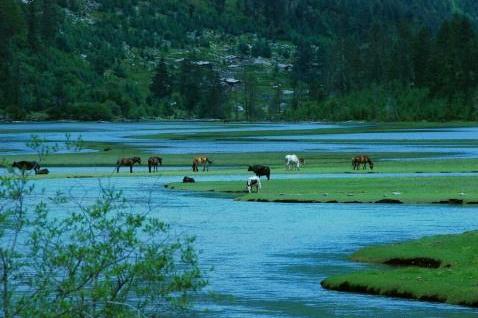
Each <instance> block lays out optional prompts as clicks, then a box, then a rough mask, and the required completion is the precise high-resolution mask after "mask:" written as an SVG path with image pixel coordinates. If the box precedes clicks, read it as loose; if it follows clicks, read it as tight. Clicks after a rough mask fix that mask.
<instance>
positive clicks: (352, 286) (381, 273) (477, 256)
mask: <svg viewBox="0 0 478 318" xmlns="http://www.w3.org/2000/svg"><path fill="white" fill-rule="evenodd" d="M477 246H478V232H477V231H473V232H466V233H463V234H460V235H440V236H432V237H426V238H423V239H420V240H414V241H409V242H405V243H400V244H389V245H383V246H372V247H367V248H364V249H361V250H359V251H358V252H356V253H354V254H353V255H352V259H353V260H355V261H360V262H372V263H386V262H387V261H390V260H400V261H402V262H403V261H406V260H410V259H417V258H422V259H423V258H425V259H432V260H435V261H438V262H440V265H439V267H438V268H423V267H418V266H406V267H399V268H387V269H384V270H369V271H361V272H356V273H350V274H344V275H337V276H333V277H330V278H327V279H326V280H324V281H323V282H322V285H323V286H324V287H325V288H328V289H334V290H341V291H354V292H362V293H370V294H379V295H387V296H399V297H406V298H413V299H420V300H432V301H440V302H447V303H451V304H460V305H467V306H478V286H477V285H476V279H477V277H478V270H477V267H476V264H477V262H478V247H477Z"/></svg>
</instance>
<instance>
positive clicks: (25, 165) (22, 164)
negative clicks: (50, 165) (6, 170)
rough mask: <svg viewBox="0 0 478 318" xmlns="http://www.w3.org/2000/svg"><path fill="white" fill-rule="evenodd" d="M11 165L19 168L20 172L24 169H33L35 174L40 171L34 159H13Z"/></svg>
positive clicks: (23, 171)
mask: <svg viewBox="0 0 478 318" xmlns="http://www.w3.org/2000/svg"><path fill="white" fill-rule="evenodd" d="M12 167H13V168H18V169H20V170H21V171H22V174H24V173H25V170H34V171H35V174H38V171H40V165H39V164H38V162H36V161H14V162H13V164H12Z"/></svg>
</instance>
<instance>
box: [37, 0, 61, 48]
mask: <svg viewBox="0 0 478 318" xmlns="http://www.w3.org/2000/svg"><path fill="white" fill-rule="evenodd" d="M33 1H38V0H33ZM40 23H41V24H40V28H41V35H42V38H43V40H44V41H45V42H50V43H51V42H52V41H53V40H54V39H55V37H56V32H57V30H58V25H59V12H58V8H57V6H56V3H55V1H54V0H43V2H42V15H41V22H40Z"/></svg>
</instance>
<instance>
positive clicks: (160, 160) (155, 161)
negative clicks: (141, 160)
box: [148, 157, 163, 173]
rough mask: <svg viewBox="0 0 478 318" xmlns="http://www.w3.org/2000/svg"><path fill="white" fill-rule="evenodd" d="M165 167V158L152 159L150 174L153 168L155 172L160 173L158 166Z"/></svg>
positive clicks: (149, 166)
mask: <svg viewBox="0 0 478 318" xmlns="http://www.w3.org/2000/svg"><path fill="white" fill-rule="evenodd" d="M162 165H163V158H161V157H150V158H149V159H148V169H149V173H151V168H153V171H154V172H156V171H158V166H162Z"/></svg>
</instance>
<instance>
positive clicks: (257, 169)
mask: <svg viewBox="0 0 478 318" xmlns="http://www.w3.org/2000/svg"><path fill="white" fill-rule="evenodd" d="M247 171H254V173H255V174H256V176H258V177H259V178H260V177H262V176H266V177H267V180H270V179H271V168H269V167H268V166H262V165H253V166H249V169H247Z"/></svg>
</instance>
